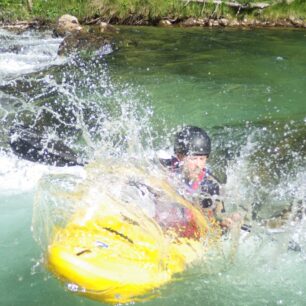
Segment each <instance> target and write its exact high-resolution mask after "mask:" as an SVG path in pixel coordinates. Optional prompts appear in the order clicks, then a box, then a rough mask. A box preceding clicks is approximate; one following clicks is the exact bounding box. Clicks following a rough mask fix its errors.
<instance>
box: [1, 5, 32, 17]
mask: <svg viewBox="0 0 306 306" xmlns="http://www.w3.org/2000/svg"><path fill="white" fill-rule="evenodd" d="M27 18H29V10H28V7H27V2H26V1H25V0H0V20H2V21H8V20H9V21H15V20H17V19H22V20H24V19H27Z"/></svg>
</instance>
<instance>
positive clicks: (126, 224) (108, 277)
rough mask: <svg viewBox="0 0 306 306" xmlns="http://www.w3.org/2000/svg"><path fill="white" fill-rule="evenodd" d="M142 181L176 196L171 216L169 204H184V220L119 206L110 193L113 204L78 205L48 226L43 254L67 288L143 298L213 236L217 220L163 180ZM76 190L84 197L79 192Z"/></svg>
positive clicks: (109, 298)
mask: <svg viewBox="0 0 306 306" xmlns="http://www.w3.org/2000/svg"><path fill="white" fill-rule="evenodd" d="M146 183H147V184H150V186H151V188H155V189H158V190H159V192H160V190H163V193H164V194H166V196H167V197H171V198H172V201H174V200H175V204H171V205H172V206H170V208H171V209H172V211H171V214H172V217H173V215H174V213H173V212H174V211H175V210H174V209H177V208H178V207H180V209H182V208H184V211H185V213H186V212H188V218H187V219H186V220H187V221H186V222H185V223H184V224H183V223H181V224H176V223H173V222H172V223H171V222H170V223H168V224H166V223H165V222H164V221H163V220H162V217H160V216H155V217H153V218H152V217H148V216H147V215H146V214H145V213H143V212H141V211H139V209H138V210H137V209H135V207H133V206H132V204H129V205H130V208H129V209H128V210H125V209H122V207H123V204H124V205H126V203H120V205H119V204H118V203H119V202H120V201H118V200H117V199H113V198H112V197H111V196H110V195H109V194H108V196H109V197H108V198H105V195H104V198H103V200H104V201H106V200H107V202H108V203H110V202H111V204H112V205H104V202H103V203H102V202H101V203H102V204H101V203H98V205H93V206H91V207H84V208H79V209H78V210H76V211H75V212H74V214H73V215H72V217H71V218H70V220H69V222H67V223H66V224H65V225H64V226H57V227H55V228H53V234H52V239H50V242H49V244H48V250H47V256H46V259H47V266H48V268H49V269H50V270H51V271H52V272H53V273H55V274H56V275H58V276H59V277H60V278H61V279H62V280H63V281H64V282H66V283H68V284H69V286H70V289H72V290H73V291H76V292H78V293H79V294H82V295H85V296H88V297H90V298H93V299H96V300H100V301H103V302H108V303H128V302H133V301H138V300H143V299H147V298H149V297H151V296H154V289H157V288H159V287H161V286H162V285H164V284H166V283H168V282H170V281H171V280H172V279H173V276H174V274H176V273H179V272H182V271H184V270H185V269H186V267H187V266H188V265H190V264H193V263H195V262H197V261H200V260H202V259H203V258H204V257H205V252H206V251H207V250H208V248H209V247H210V246H211V245H213V243H214V242H215V241H216V239H218V237H219V236H220V232H219V230H218V229H217V226H216V225H215V224H213V223H211V222H210V221H209V220H207V219H206V218H205V217H204V216H203V215H202V214H201V212H200V211H199V210H198V209H197V208H195V207H193V206H192V205H191V204H190V203H189V202H187V201H186V200H184V199H183V198H182V197H180V196H177V195H176V194H175V192H174V191H173V190H172V188H171V187H170V186H169V185H168V184H167V183H165V182H163V183H162V184H161V183H159V182H158V181H154V180H151V181H150V182H148V181H147V182H146ZM152 186H153V187H152ZM83 193H84V192H83ZM86 193H88V192H87V191H86ZM75 196H77V197H78V198H79V199H81V200H84V201H85V197H84V195H81V196H80V195H79V194H77V195H75ZM167 197H165V198H167ZM160 198H162V197H160ZM115 203H116V205H115ZM130 211H132V213H130ZM159 211H162V209H161V207H160V209H159ZM163 213H164V212H163ZM168 218H169V217H168ZM172 219H173V218H172ZM161 220H162V221H161ZM172 221H173V220H172ZM177 225H179V226H177ZM155 292H156V290H155ZM155 294H156V293H155Z"/></svg>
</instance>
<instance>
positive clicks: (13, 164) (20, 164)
mask: <svg viewBox="0 0 306 306" xmlns="http://www.w3.org/2000/svg"><path fill="white" fill-rule="evenodd" d="M49 173H67V174H75V175H78V176H81V177H85V176H86V172H85V171H84V169H83V167H80V166H74V167H54V166H48V165H43V164H39V163H35V162H30V161H26V160H22V159H19V158H17V157H16V156H14V155H6V154H5V153H1V154H0V194H1V193H2V194H18V193H24V192H30V191H32V190H34V189H35V187H36V186H37V183H38V181H39V179H40V178H41V177H42V176H43V175H45V174H49Z"/></svg>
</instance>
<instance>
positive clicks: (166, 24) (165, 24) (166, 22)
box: [158, 19, 172, 27]
mask: <svg viewBox="0 0 306 306" xmlns="http://www.w3.org/2000/svg"><path fill="white" fill-rule="evenodd" d="M158 25H159V26H160V27H171V26H172V23H171V21H170V20H168V19H163V20H160V21H159V23H158Z"/></svg>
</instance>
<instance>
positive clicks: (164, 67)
mask: <svg viewBox="0 0 306 306" xmlns="http://www.w3.org/2000/svg"><path fill="white" fill-rule="evenodd" d="M130 32H132V34H133V35H132V38H133V39H134V40H135V41H137V42H138V45H137V46H136V47H130V48H129V49H127V50H124V52H120V51H119V52H118V54H117V55H116V56H114V57H113V60H111V61H110V63H111V67H112V72H113V73H114V75H115V77H116V76H117V75H119V76H120V79H122V78H123V79H124V80H126V81H131V82H132V83H136V84H140V85H141V86H143V87H144V88H145V89H146V90H147V92H148V93H149V95H150V98H151V99H152V101H153V102H152V104H153V105H154V106H155V110H156V113H157V116H159V115H161V116H163V117H165V119H166V120H167V122H170V123H169V124H170V125H171V126H176V125H177V124H181V123H182V122H187V123H188V122H190V123H193V124H199V125H201V126H208V127H212V126H216V125H221V126H222V125H225V124H230V125H235V124H238V125H240V124H242V123H243V122H245V121H253V122H257V121H262V120H267V119H268V120H275V119H285V120H292V119H293V120H294V119H304V117H305V112H306V104H305V85H306V74H305V64H306V63H305V48H306V45H305V41H306V34H305V32H304V31H294V30H231V29H226V30H223V29H222V30H216V29H211V30H209V29H205V30H203V29H176V30H172V31H169V30H161V29H141V30H140V29H133V28H132V29H130V30H129V33H130Z"/></svg>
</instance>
